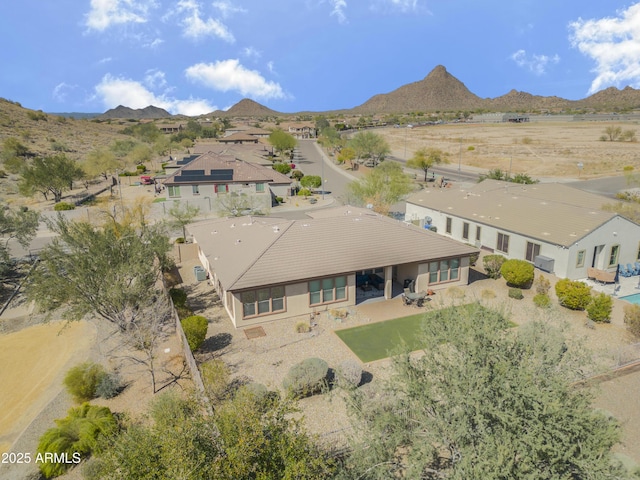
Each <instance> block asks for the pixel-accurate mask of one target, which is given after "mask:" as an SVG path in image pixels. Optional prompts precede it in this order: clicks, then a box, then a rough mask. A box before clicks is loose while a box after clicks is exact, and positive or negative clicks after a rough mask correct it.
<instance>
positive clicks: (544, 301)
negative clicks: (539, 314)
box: [533, 293, 551, 308]
mask: <svg viewBox="0 0 640 480" xmlns="http://www.w3.org/2000/svg"><path fill="white" fill-rule="evenodd" d="M533 303H534V305H535V306H536V307H540V308H549V307H550V306H551V299H550V298H549V295H547V294H546V293H536V295H535V296H534V297H533Z"/></svg>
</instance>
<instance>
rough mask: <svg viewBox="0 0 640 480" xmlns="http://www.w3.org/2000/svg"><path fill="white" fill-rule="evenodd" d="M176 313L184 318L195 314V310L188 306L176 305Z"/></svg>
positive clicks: (181, 318) (180, 317)
mask: <svg viewBox="0 0 640 480" xmlns="http://www.w3.org/2000/svg"><path fill="white" fill-rule="evenodd" d="M176 313H177V314H178V318H179V319H180V320H184V319H185V318H187V317H191V316H192V315H193V310H191V309H190V308H189V307H187V306H183V307H176Z"/></svg>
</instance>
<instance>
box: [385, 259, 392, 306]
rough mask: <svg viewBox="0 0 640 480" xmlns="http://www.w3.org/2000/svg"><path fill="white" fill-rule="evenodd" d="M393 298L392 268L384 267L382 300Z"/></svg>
mask: <svg viewBox="0 0 640 480" xmlns="http://www.w3.org/2000/svg"><path fill="white" fill-rule="evenodd" d="M392 297H393V267H392V266H388V267H384V298H385V300H389V299H390V298H392Z"/></svg>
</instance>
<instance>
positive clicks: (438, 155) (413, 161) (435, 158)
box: [407, 148, 447, 182]
mask: <svg viewBox="0 0 640 480" xmlns="http://www.w3.org/2000/svg"><path fill="white" fill-rule="evenodd" d="M442 162H445V163H447V159H446V157H445V153H444V152H443V151H442V150H440V149H437V148H420V149H418V150H416V151H415V153H414V154H413V157H411V158H410V159H409V160H408V161H407V167H410V168H416V169H418V170H422V171H423V172H424V181H425V182H426V181H427V172H428V171H429V169H430V168H431V167H433V166H434V165H437V164H439V163H442Z"/></svg>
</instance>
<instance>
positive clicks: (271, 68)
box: [267, 60, 276, 73]
mask: <svg viewBox="0 0 640 480" xmlns="http://www.w3.org/2000/svg"><path fill="white" fill-rule="evenodd" d="M267 68H268V69H269V73H276V66H275V63H273V60H271V61H269V62H267Z"/></svg>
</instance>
